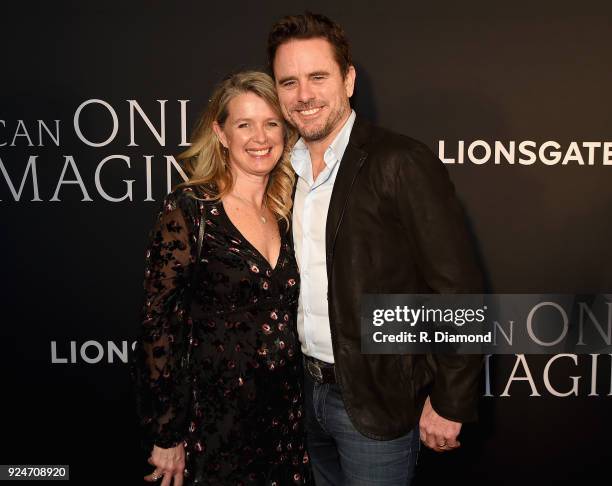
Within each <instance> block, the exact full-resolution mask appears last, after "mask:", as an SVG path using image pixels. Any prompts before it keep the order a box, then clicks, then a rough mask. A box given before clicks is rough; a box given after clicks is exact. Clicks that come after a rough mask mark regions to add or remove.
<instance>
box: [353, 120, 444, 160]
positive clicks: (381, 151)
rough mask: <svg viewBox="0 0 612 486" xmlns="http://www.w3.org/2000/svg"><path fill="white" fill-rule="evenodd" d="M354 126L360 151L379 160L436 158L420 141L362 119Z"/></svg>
mask: <svg viewBox="0 0 612 486" xmlns="http://www.w3.org/2000/svg"><path fill="white" fill-rule="evenodd" d="M358 120H359V123H358V124H356V127H355V128H356V129H357V130H358V133H357V135H358V137H359V139H360V141H361V148H362V150H364V151H366V152H367V153H368V155H369V156H373V157H376V158H380V159H381V160H412V161H417V162H418V161H420V160H428V161H431V159H432V158H434V159H435V158H436V157H435V156H434V154H433V153H432V151H431V149H430V148H429V147H428V146H427V145H426V144H425V143H423V142H421V141H420V140H417V139H415V138H412V137H409V136H408V135H404V134H402V133H398V132H395V131H392V130H389V129H387V128H384V127H381V126H378V125H375V124H373V123H370V122H368V121H366V120H364V119H358Z"/></svg>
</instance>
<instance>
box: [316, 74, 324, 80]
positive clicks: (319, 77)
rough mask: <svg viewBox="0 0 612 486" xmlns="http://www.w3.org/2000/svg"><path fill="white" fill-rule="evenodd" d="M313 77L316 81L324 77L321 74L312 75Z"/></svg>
mask: <svg viewBox="0 0 612 486" xmlns="http://www.w3.org/2000/svg"><path fill="white" fill-rule="evenodd" d="M313 79H315V80H316V81H323V80H324V79H325V76H323V75H319V76H313Z"/></svg>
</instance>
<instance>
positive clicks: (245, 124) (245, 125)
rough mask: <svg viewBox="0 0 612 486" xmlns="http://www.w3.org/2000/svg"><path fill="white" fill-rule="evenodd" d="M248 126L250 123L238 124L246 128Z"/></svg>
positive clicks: (239, 126)
mask: <svg viewBox="0 0 612 486" xmlns="http://www.w3.org/2000/svg"><path fill="white" fill-rule="evenodd" d="M248 126H249V124H248V123H241V124H240V125H238V128H246V127H248Z"/></svg>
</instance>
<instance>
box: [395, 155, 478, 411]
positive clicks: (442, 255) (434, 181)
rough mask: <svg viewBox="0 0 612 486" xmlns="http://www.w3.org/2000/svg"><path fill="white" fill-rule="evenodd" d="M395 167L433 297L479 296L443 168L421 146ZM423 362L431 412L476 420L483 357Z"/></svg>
mask: <svg viewBox="0 0 612 486" xmlns="http://www.w3.org/2000/svg"><path fill="white" fill-rule="evenodd" d="M398 161H399V162H398V163H399V167H398V177H397V179H396V181H397V186H396V198H397V200H398V201H399V206H400V207H399V215H400V219H401V220H402V225H403V226H404V228H405V230H406V231H408V232H409V236H408V237H409V239H410V240H411V241H412V242H413V243H414V246H415V248H414V250H415V251H416V254H417V262H418V265H419V267H420V270H421V272H422V274H423V276H424V278H425V281H426V282H427V285H428V286H429V287H430V288H431V289H432V293H440V294H454V293H481V292H482V276H481V273H480V270H479V269H478V266H477V265H476V262H475V255H474V251H473V248H472V245H471V242H470V239H469V236H468V233H467V228H466V222H465V216H464V213H463V210H462V208H461V205H460V203H459V201H458V199H457V197H456V194H455V189H454V186H453V184H452V182H451V180H450V178H449V176H448V172H447V170H446V167H445V166H444V164H443V163H442V162H441V161H440V160H439V159H438V158H437V157H436V156H435V155H434V154H433V153H432V152H431V151H430V150H429V148H427V147H426V146H425V145H423V144H420V143H417V144H415V145H414V146H412V147H411V148H410V149H409V150H408V151H407V152H406V154H403V155H402V156H401V157H398ZM427 361H428V363H430V365H431V368H432V369H431V371H432V373H433V376H434V380H433V384H432V389H431V392H430V399H431V404H432V407H433V408H434V410H436V412H437V413H438V414H439V415H441V416H442V417H445V418H447V419H449V420H454V421H456V422H462V423H463V422H469V421H474V420H476V419H477V405H478V384H479V377H480V372H481V368H482V356H480V355H461V354H455V355H444V354H433V355H430V356H428V359H427Z"/></svg>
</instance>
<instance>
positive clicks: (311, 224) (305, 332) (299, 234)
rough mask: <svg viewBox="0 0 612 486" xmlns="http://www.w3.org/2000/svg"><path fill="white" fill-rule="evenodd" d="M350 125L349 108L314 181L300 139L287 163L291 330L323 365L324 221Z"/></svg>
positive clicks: (326, 345) (327, 339) (328, 355)
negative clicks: (293, 267) (294, 302)
mask: <svg viewBox="0 0 612 486" xmlns="http://www.w3.org/2000/svg"><path fill="white" fill-rule="evenodd" d="M354 123H355V111H352V112H351V115H350V116H349V118H348V119H347V121H346V123H345V124H344V126H343V127H342V130H340V132H339V133H338V135H337V136H336V138H335V139H334V141H333V142H332V143H331V144H330V146H329V147H327V149H326V150H325V154H324V155H323V160H324V162H325V168H324V169H323V170H322V171H321V173H320V174H319V175H318V177H317V179H316V180H313V177H312V160H311V158H310V152H309V151H308V147H307V146H306V143H305V142H304V140H303V139H302V138H300V139H299V140H298V141H297V143H296V144H295V146H294V147H293V151H292V153H291V164H292V165H293V169H294V170H295V172H296V174H297V177H298V180H297V188H296V192H295V200H294V202H293V240H294V242H295V255H296V258H297V262H298V266H299V268H300V279H301V286H300V298H299V304H298V315H297V329H298V334H299V337H300V342H301V343H302V352H303V353H304V354H305V355H307V356H311V357H313V358H317V359H320V360H322V361H326V362H327V363H333V362H334V352H333V350H332V342H331V332H330V328H329V311H328V307H327V267H326V262H325V224H326V222H327V211H328V209H329V202H330V200H331V195H332V189H333V188H334V182H335V181H336V175H337V174H338V169H339V168H340V162H341V160H342V156H343V155H344V151H345V150H346V146H347V145H348V142H349V137H350V135H351V130H352V129H353V124H354Z"/></svg>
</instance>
